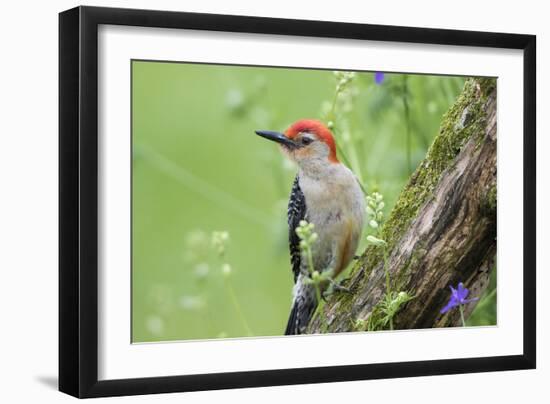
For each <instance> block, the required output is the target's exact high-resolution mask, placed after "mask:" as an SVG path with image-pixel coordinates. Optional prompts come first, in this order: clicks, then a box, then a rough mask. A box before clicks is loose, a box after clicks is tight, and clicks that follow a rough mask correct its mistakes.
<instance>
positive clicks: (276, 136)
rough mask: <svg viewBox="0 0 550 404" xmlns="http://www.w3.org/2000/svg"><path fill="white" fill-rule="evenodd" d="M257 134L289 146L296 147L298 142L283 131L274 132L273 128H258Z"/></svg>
mask: <svg viewBox="0 0 550 404" xmlns="http://www.w3.org/2000/svg"><path fill="white" fill-rule="evenodd" d="M256 134H257V135H258V136H261V137H264V138H266V139H269V140H272V141H274V142H277V143H279V144H282V145H284V146H286V147H288V148H295V147H296V143H294V142H293V141H292V140H291V139H289V138H287V137H286V136H285V135H284V134H283V133H281V132H273V131H271V130H257V131H256Z"/></svg>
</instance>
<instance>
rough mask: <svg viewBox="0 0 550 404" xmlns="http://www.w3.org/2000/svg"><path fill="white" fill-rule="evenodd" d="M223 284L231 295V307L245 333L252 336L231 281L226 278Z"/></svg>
mask: <svg viewBox="0 0 550 404" xmlns="http://www.w3.org/2000/svg"><path fill="white" fill-rule="evenodd" d="M224 284H225V288H226V290H227V293H228V294H229V296H230V297H231V302H232V303H233V307H235V311H236V312H237V314H238V315H239V318H240V320H241V322H242V324H243V326H244V328H245V329H246V333H247V335H248V336H249V337H251V336H253V335H254V334H253V333H252V330H251V329H250V327H249V326H248V322H247V321H246V317H245V316H244V313H243V311H242V309H241V305H240V304H239V301H238V300H237V295H236V294H235V290H234V289H233V285H231V282H230V281H229V279H226V280H225V282H224Z"/></svg>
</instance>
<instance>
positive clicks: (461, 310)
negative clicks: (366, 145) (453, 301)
mask: <svg viewBox="0 0 550 404" xmlns="http://www.w3.org/2000/svg"><path fill="white" fill-rule="evenodd" d="M458 309H459V310H460V320H461V321H462V327H466V321H464V306H462V305H459V306H458Z"/></svg>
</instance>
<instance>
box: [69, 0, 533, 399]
mask: <svg viewBox="0 0 550 404" xmlns="http://www.w3.org/2000/svg"><path fill="white" fill-rule="evenodd" d="M100 24H113V25H125V26H140V27H160V28H181V29H194V30H207V31H226V32H242V33H258V34H277V35H290V36H308V37H318V38H344V39H359V40H371V41H390V42H405V43H422V44H439V45H449V46H454V45H463V46H475V47H487V48H509V49H520V50H523V60H524V77H523V83H524V90H523V112H524V116H523V119H524V122H523V141H524V155H523V170H524V171H523V173H524V174H523V175H524V177H523V179H524V189H523V198H524V199H523V200H524V207H523V226H524V227H523V251H524V262H523V285H524V286H523V288H524V289H523V321H524V323H523V354H521V355H513V356H496V357H483V358H469V359H446V360H429V361H416V362H401V363H380V364H364V365H350V366H333V367H314V368H295V369H281V370H262V371H250V372H234V373H217V374H196V375H182V376H170V377H150V378H139V379H122V380H98V322H97V319H98V268H97V266H98V139H97V136H98V134H97V131H98V122H97V120H98V104H97V103H98V87H97V85H98V66H97V61H98V26H99V25H100ZM535 61H536V37H535V36H533V35H519V34H505V33H490V32H473V31H458V30H443V29H425V28H409V27H397V26H382V25H367V24H350V23H339V22H324V21H304V20H288V19H279V18H263V17H245V16H229V15H214V14H197V13H184V12H168V11H151V10H132V9H115V8H97V7H77V8H73V9H71V10H67V11H64V12H62V13H60V15H59V218H60V219H59V390H60V391H63V392H65V393H68V394H70V395H73V396H76V397H81V398H84V397H103V396H120V395H133V394H149V393H167V392H183V391H196V390H211V389H226V388H242V387H259V386H274V385H291V384H300V383H323V382H336V381H351V380H362V379H381V378H396V377H411V376H427V375H441V374H458V373H469V372H488V371H500V370H513V369H533V368H535V366H536V339H535V338H536V337H535V335H536V324H535V317H536V311H535V309H536V307H535V302H536V289H535V282H536V279H535V276H536V275H535V272H536V271H535V269H536V258H535V257H536V247H535V245H536V242H535V237H536V235H535V233H536V227H535V226H536V222H535V219H536V217H535V212H536V209H535V208H536V206H535V203H536V202H535V195H536V189H535V183H536V180H535V178H536V177H535V175H536V171H535V166H536V162H535V147H536V139H535V120H536V108H535V106H536V105H535V104H536V82H535V73H536V70H535V69H536V62H535ZM518 158H519V156H518Z"/></svg>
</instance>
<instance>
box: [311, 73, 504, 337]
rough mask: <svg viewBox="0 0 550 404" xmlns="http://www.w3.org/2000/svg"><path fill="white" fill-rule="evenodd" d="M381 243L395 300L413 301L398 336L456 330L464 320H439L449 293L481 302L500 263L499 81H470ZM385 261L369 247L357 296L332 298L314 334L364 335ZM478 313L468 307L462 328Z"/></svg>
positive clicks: (452, 315) (400, 319) (359, 266)
mask: <svg viewBox="0 0 550 404" xmlns="http://www.w3.org/2000/svg"><path fill="white" fill-rule="evenodd" d="M378 237H379V238H382V239H383V240H385V241H386V242H387V247H386V248H385V251H386V256H387V260H386V266H387V269H388V271H389V274H390V279H391V290H392V291H395V292H399V291H406V292H408V293H409V294H411V295H414V299H412V300H411V301H409V302H408V303H406V304H405V305H403V306H401V307H400V309H399V311H398V312H397V314H396V315H395V316H394V317H393V323H394V328H395V329H410V328H431V327H445V326H456V325H459V324H460V323H461V319H460V312H459V310H457V309H455V310H451V311H449V312H448V313H446V314H444V315H442V314H440V310H441V308H442V307H444V306H445V304H446V302H447V301H448V300H449V297H450V289H449V286H450V285H453V286H455V287H456V285H457V284H458V283H459V282H463V283H464V285H465V286H466V287H467V288H468V289H470V297H474V296H477V297H479V296H481V294H482V293H483V291H484V290H485V288H486V287H487V285H488V283H489V276H490V272H491V270H492V268H493V267H494V260H495V255H496V81H495V79H485V78H476V79H469V80H467V82H466V84H465V86H464V89H463V91H462V93H461V95H460V96H459V97H458V99H457V101H456V102H455V104H454V105H453V106H452V107H451V109H450V110H449V111H448V112H447V114H446V115H445V117H444V118H443V122H442V124H441V129H440V132H439V134H438V135H437V136H436V138H435V140H434V142H433V144H432V145H431V147H430V149H429V151H428V154H427V156H426V158H425V159H424V161H422V163H421V164H420V165H419V166H418V167H417V169H416V171H415V172H414V174H413V175H412V176H411V178H410V179H409V182H408V184H407V185H406V187H405V188H404V189H403V191H402V192H401V195H400V196H399V198H398V200H397V202H396V205H395V207H394V208H393V210H392V212H391V214H390V216H389V218H388V220H387V222H386V223H385V225H384V226H383V228H382V229H381V232H380V233H379V236H378ZM384 255H385V254H384V247H380V246H369V247H367V249H366V250H365V252H364V253H363V254H362V256H361V257H360V258H359V260H358V261H357V263H356V264H355V266H354V268H353V269H352V272H351V276H350V278H349V279H348V281H347V282H346V286H348V287H349V288H350V289H351V290H352V293H337V294H334V295H332V296H331V297H330V298H329V299H328V302H327V304H326V305H325V307H324V310H323V313H322V315H321V316H317V317H316V318H314V319H313V321H312V322H311V324H310V326H309V330H308V332H310V333H319V332H344V331H357V330H361V329H364V328H363V327H364V326H363V325H362V324H366V323H368V320H369V317H370V316H371V315H373V311H374V310H375V309H376V307H377V305H378V306H379V305H380V302H381V298H382V297H383V295H384V293H385V291H386V284H385V270H384ZM474 307H475V303H470V304H468V305H466V306H465V312H464V315H465V317H466V318H467V316H469V314H470V313H471V311H472V310H473V308H474Z"/></svg>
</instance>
